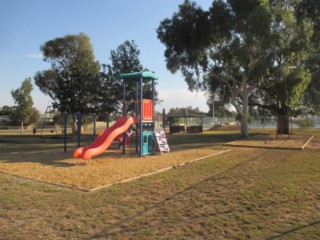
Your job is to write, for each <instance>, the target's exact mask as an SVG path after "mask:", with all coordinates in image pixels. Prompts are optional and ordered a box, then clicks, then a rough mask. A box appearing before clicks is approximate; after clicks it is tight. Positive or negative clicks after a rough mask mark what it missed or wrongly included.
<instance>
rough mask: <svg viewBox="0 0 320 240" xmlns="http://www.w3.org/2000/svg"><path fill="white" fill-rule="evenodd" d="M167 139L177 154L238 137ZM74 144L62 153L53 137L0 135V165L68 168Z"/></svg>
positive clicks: (72, 141)
mask: <svg viewBox="0 0 320 240" xmlns="http://www.w3.org/2000/svg"><path fill="white" fill-rule="evenodd" d="M167 137H168V142H169V146H170V148H171V150H172V151H175V152H177V151H182V150H186V149H197V148H206V147H214V146H221V145H222V144H223V143H225V142H229V141H234V140H237V139H239V134H238V133H224V134H221V133H218V134H217V133H203V134H177V135H168V136H167ZM82 140H83V141H82V143H83V145H82V146H85V145H87V144H90V143H91V142H92V138H91V137H85V136H84V138H83V139H82ZM76 141H77V139H76V138H72V139H68V147H67V149H68V151H67V152H64V147H63V139H60V138H57V137H50V136H48V137H39V136H32V135H29V136H1V137H0V163H3V164H6V163H8V164H9V163H39V164H43V165H50V166H56V167H72V166H75V165H76V164H75V163H74V161H73V159H72V153H73V151H74V150H75V149H76V148H77V143H76ZM85 141H86V142H85ZM133 146H134V143H133ZM133 149H134V148H133ZM132 151H133V150H132V149H131V152H132ZM128 152H129V151H128ZM129 154H130V153H129ZM105 155H106V156H111V157H113V158H121V155H122V154H121V151H120V150H116V151H106V153H105ZM131 155H132V153H131ZM132 156H133V155H132Z"/></svg>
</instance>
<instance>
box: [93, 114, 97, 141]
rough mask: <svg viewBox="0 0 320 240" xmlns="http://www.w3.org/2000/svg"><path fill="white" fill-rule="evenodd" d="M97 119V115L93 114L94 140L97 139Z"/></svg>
mask: <svg viewBox="0 0 320 240" xmlns="http://www.w3.org/2000/svg"><path fill="white" fill-rule="evenodd" d="M96 121H97V115H96V114H95V113H94V114H93V141H94V140H95V139H96V135H97V134H96Z"/></svg>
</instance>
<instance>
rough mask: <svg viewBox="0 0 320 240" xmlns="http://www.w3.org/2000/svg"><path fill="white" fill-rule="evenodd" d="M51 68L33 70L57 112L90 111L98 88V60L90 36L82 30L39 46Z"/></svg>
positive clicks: (37, 83) (36, 81) (38, 83)
mask: <svg viewBox="0 0 320 240" xmlns="http://www.w3.org/2000/svg"><path fill="white" fill-rule="evenodd" d="M41 51H42V53H43V56H44V61H46V62H48V63H50V64H51V69H49V70H44V71H42V72H38V73H36V75H35V77H34V79H35V83H36V85H37V86H38V87H39V88H40V90H41V91H42V92H43V93H44V94H46V95H48V96H49V97H51V99H52V100H53V106H54V107H55V108H57V109H59V110H60V111H61V112H62V111H64V110H65V108H66V106H68V107H70V110H71V112H82V113H88V112H94V111H95V107H96V106H97V104H98V100H97V99H98V94H99V89H100V86H101V84H100V80H99V69H100V64H99V62H97V61H95V59H94V54H93V49H92V46H91V44H90V39H89V37H88V36H86V35H85V34H84V33H80V34H78V35H66V36H64V37H62V38H56V39H53V40H50V41H47V42H46V43H45V44H44V45H42V46H41Z"/></svg>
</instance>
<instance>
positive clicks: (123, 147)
mask: <svg viewBox="0 0 320 240" xmlns="http://www.w3.org/2000/svg"><path fill="white" fill-rule="evenodd" d="M122 81H123V117H125V116H126V115H127V114H126V82H125V81H124V79H123V80H122ZM125 142H126V133H125V132H124V133H123V134H122V154H125V153H126V149H125V148H126V144H125Z"/></svg>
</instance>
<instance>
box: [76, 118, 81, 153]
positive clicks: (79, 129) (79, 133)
mask: <svg viewBox="0 0 320 240" xmlns="http://www.w3.org/2000/svg"><path fill="white" fill-rule="evenodd" d="M77 135H78V148H79V147H80V138H81V114H80V112H78V131H77Z"/></svg>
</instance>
